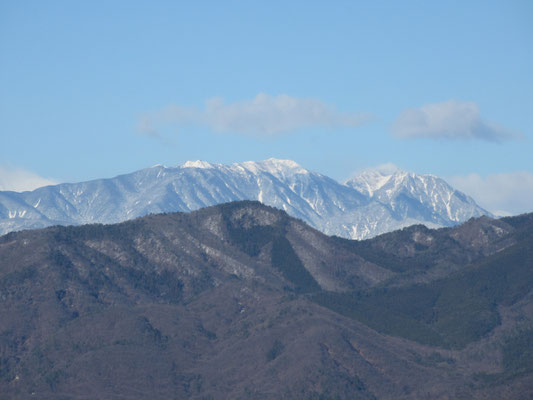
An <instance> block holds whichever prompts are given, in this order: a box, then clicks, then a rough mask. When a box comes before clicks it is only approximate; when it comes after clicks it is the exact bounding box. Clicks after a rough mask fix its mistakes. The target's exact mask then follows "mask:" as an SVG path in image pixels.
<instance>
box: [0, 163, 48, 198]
mask: <svg viewBox="0 0 533 400" xmlns="http://www.w3.org/2000/svg"><path fill="white" fill-rule="evenodd" d="M56 183H57V182H54V181H53V180H51V179H47V178H43V177H41V176H39V175H37V174H34V173H33V172H30V171H26V170H24V169H21V168H13V167H8V166H0V190H12V191H15V192H23V191H26V190H33V189H37V188H38V187H41V186H47V185H55V184H56Z"/></svg>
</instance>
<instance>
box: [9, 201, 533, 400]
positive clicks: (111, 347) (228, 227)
mask: <svg viewBox="0 0 533 400" xmlns="http://www.w3.org/2000/svg"><path fill="white" fill-rule="evenodd" d="M532 237H533V215H525V216H521V217H515V218H507V219H503V220H497V221H495V220H491V219H489V218H486V217H484V218H481V219H476V220H471V221H469V222H468V223H467V224H465V225H462V226H460V227H454V228H446V229H440V230H429V229H427V228H424V227H420V226H416V227H411V228H407V229H404V230H402V231H398V232H393V233H390V234H388V235H385V236H380V237H377V238H375V239H372V240H370V241H365V242H356V241H349V240H345V239H340V238H332V237H327V236H325V235H323V234H322V233H320V232H318V231H316V230H314V229H312V228H310V227H308V226H307V225H305V224H304V223H303V222H301V221H299V220H296V219H293V218H290V217H289V216H288V215H287V214H286V213H284V212H282V211H279V210H276V209H273V208H270V207H266V206H264V205H262V204H260V203H258V202H237V203H230V204H224V205H220V206H215V207H210V208H207V209H202V210H200V211H196V212H193V213H190V214H183V213H177V214H167V215H163V214H162V215H151V216H148V217H144V218H140V219H136V220H133V221H129V222H124V223H121V224H117V225H109V226H104V225H98V224H96V225H87V226H81V227H51V228H47V229H44V230H35V231H31V230H30V231H24V232H16V233H10V234H8V235H5V236H3V237H1V238H0V298H1V299H2V302H1V303H0V366H1V369H0V371H1V374H0V392H1V393H3V394H4V395H5V396H6V397H8V398H15V399H16V398H21V399H22V398H28V397H30V396H34V397H36V398H43V399H52V398H67V397H68V398H72V399H78V398H79V399H81V398H89V397H90V398H109V399H119V398H124V397H128V398H132V399H135V398H147V397H150V398H154V399H167V398H196V399H202V398H213V399H219V398H220V399H222V398H236V399H277V398H288V399H292V398H294V399H299V398H340V399H375V398H380V399H416V398H436V399H439V398H442V399H445V398H477V399H487V398H488V399H490V398H492V399H505V398H509V399H513V398H527V397H528V395H531V394H532V393H533V386H532V384H531V383H532V382H533V380H532V379H531V376H532V374H533V358H532V354H531V352H530V351H529V350H528V349H529V347H530V346H529V345H528V343H530V338H531V332H533V306H532V305H533V291H532V287H533V283H532V282H533V280H532V278H531V271H533V264H532V258H531V255H532V253H533V251H532V247H531V243H533V242H532V241H531V238H532ZM393 254H397V255H398V257H396V259H395V258H394V257H390V255H393ZM429 255H430V257H428V256H429ZM428 260H429V261H428ZM446 266H448V268H446ZM432 271H438V273H436V274H433V272H432ZM350 302H352V303H350ZM350 304H355V305H356V306H357V307H348V308H346V305H350ZM457 305H460V306H461V307H459V308H458V307H457ZM480 307H481V308H480ZM477 310H479V311H480V312H478V311H477ZM377 311H380V312H381V314H380V313H379V312H377ZM472 316H475V317H476V318H477V319H475V320H474V321H476V324H473V325H472V324H469V321H471V320H472ZM485 316H487V318H486V317H485ZM477 322H482V323H483V324H482V325H479V324H478V323H477ZM478 326H481V327H482V329H481V330H476V329H477V327H478ZM455 327H458V329H461V330H462V331H463V332H464V333H465V334H464V335H459V336H457V331H456V330H454V328H455ZM378 332H380V333H378ZM434 338H435V339H434ZM453 338H461V340H462V341H460V342H454V341H453V340H452V339H453ZM433 340H434V341H433ZM439 340H443V341H439ZM524 349H526V351H524Z"/></svg>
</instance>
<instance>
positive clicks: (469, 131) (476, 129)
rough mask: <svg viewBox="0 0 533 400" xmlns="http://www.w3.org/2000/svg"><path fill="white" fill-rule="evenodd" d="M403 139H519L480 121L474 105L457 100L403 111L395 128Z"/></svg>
mask: <svg viewBox="0 0 533 400" xmlns="http://www.w3.org/2000/svg"><path fill="white" fill-rule="evenodd" d="M392 132H393V134H394V135H395V136H398V137H400V138H405V139H410V138H444V139H479V140H487V141H492V142H501V141H504V140H508V139H514V138H518V137H520V135H517V134H515V133H513V132H511V131H509V130H508V129H506V128H504V127H502V126H501V125H498V124H496V123H494V122H489V121H486V120H484V119H483V118H481V115H480V112H479V106H478V105H477V104H476V103H474V102H459V101H455V100H450V101H445V102H443V103H437V104H426V105H424V106H422V107H419V108H409V109H407V110H404V111H403V112H402V113H401V114H400V116H399V117H398V119H397V120H396V121H395V122H394V124H393V126H392Z"/></svg>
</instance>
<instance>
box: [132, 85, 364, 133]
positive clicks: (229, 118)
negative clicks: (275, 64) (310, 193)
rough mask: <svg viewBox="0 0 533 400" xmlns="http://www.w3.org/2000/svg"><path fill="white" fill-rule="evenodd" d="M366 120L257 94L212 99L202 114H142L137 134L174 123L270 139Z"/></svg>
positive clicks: (187, 110) (315, 103)
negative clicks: (233, 99)
mask: <svg viewBox="0 0 533 400" xmlns="http://www.w3.org/2000/svg"><path fill="white" fill-rule="evenodd" d="M369 118H370V116H369V115H368V114H361V113H343V112H339V111H337V110H336V108H335V107H334V106H331V105H328V104H326V103H324V102H322V101H320V100H317V99H311V98H297V97H291V96H288V95H286V94H282V95H279V96H270V95H268V94H264V93H259V94H258V95H257V96H256V97H255V98H253V99H251V100H245V101H240V102H235V103H230V104H226V103H225V101H224V100H223V99H222V98H218V97H216V98H211V99H208V100H207V101H206V102H205V108H204V109H203V110H199V109H196V108H191V107H184V106H180V105H170V106H168V107H166V108H164V109H163V110H160V111H158V112H155V113H149V114H144V115H143V116H142V117H141V119H140V121H139V130H140V131H141V132H142V133H145V134H148V135H150V136H156V135H157V130H156V125H158V124H160V123H174V124H179V125H187V124H194V125H203V126H207V127H209V128H210V129H212V130H213V131H215V132H233V133H240V134H244V135H270V136H271V135H278V134H282V133H290V132H294V131H297V130H300V129H302V128H313V127H327V128H346V127H355V126H358V125H361V124H362V123H364V122H366V121H368V120H369Z"/></svg>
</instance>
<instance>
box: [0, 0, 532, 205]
mask: <svg viewBox="0 0 533 400" xmlns="http://www.w3.org/2000/svg"><path fill="white" fill-rule="evenodd" d="M532 71H533V2H531V1H486V0H485V1H468V2H465V1H457V2H455V1H438V2H437V1H432V2H428V1H402V2H400V1H385V2H384V1H365V2H361V1H328V2H326V1H309V0H307V1H291V2H287V1H268V2H266V1H264V2H259V1H195V2H189V1H187V2H185V1H182V2H180V1H131V0H130V1H90V2H72V1H54V0H49V1H10V0H4V1H2V2H0V119H1V121H2V123H1V125H0V126H1V128H0V138H1V143H0V167H1V168H0V174H2V173H3V174H5V175H6V177H4V181H5V182H8V180H9V179H8V178H9V177H7V175H9V174H10V173H11V174H12V173H13V171H18V172H21V171H25V172H27V173H28V174H35V175H37V176H40V177H45V178H49V179H53V180H55V181H57V182H63V181H82V180H88V179H92V178H99V177H111V176H115V175H117V174H121V173H126V172H131V171H134V170H137V169H141V168H144V167H149V166H152V165H154V164H165V165H177V164H180V163H182V162H184V161H186V160H195V159H202V160H207V161H211V162H219V163H231V162H236V161H246V160H262V159H266V158H269V157H276V158H288V159H293V160H295V161H297V162H298V163H300V164H301V165H302V166H304V167H306V168H309V169H312V170H315V171H318V172H321V173H324V174H326V175H329V176H331V177H333V178H336V179H339V180H342V179H344V178H347V177H348V176H349V175H350V174H352V173H353V172H354V171H356V170H359V169H362V168H366V167H373V166H376V165H379V164H384V163H394V164H396V165H397V166H399V167H401V168H403V169H407V170H411V171H414V172H418V173H433V174H436V175H439V176H443V177H449V178H450V179H451V180H452V181H454V182H456V183H457V184H458V185H459V186H461V185H462V187H461V188H462V189H464V188H465V187H468V185H472V190H471V191H470V194H476V193H474V192H475V190H477V189H479V190H481V189H480V188H481V186H483V185H485V186H483V187H484V188H485V189H484V190H485V192H487V191H488V190H489V189H490V190H494V188H495V186H494V185H495V184H496V183H494V182H495V180H496V181H497V180H498V179H499V182H508V181H509V179H507V178H509V177H511V178H513V179H515V180H516V181H517V182H518V183H517V185H518V184H519V183H520V182H524V179H525V181H526V183H527V182H529V183H527V184H524V185H525V186H527V185H531V193H532V194H533V156H532V154H533V144H532V143H533V132H532V128H531V127H532V126H533V73H532ZM517 174H521V175H517ZM18 176H22V175H20V174H19V175H18ZM517 177H518V178H517ZM496 178H498V179H496ZM20 179H22V178H20ZM461 179H462V181H461ZM491 179H492V181H493V183H492V186H490V185H489V181H490V180H491ZM0 180H1V176H0ZM476 182H477V185H478V186H479V185H481V186H479V187H478V188H477V189H476V188H474V186H475V185H476ZM0 183H1V182H0ZM487 185H489V186H487ZM500 185H501V183H500ZM4 186H5V187H7V186H8V185H7V184H5V185H4ZM508 190H511V189H508ZM512 190H517V189H516V188H513V189H512ZM480 193H481V192H480ZM514 193H516V192H514ZM528 193H529V192H528ZM480 195H481V194H480ZM532 199H533V197H532ZM532 202H533V200H532ZM531 204H533V203H531ZM491 207H499V205H498V206H497V205H493V206H491ZM507 208H508V210H511V208H510V207H509V206H507ZM515 208H516V207H515ZM517 211H520V210H519V208H516V209H513V210H511V211H510V212H517Z"/></svg>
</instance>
